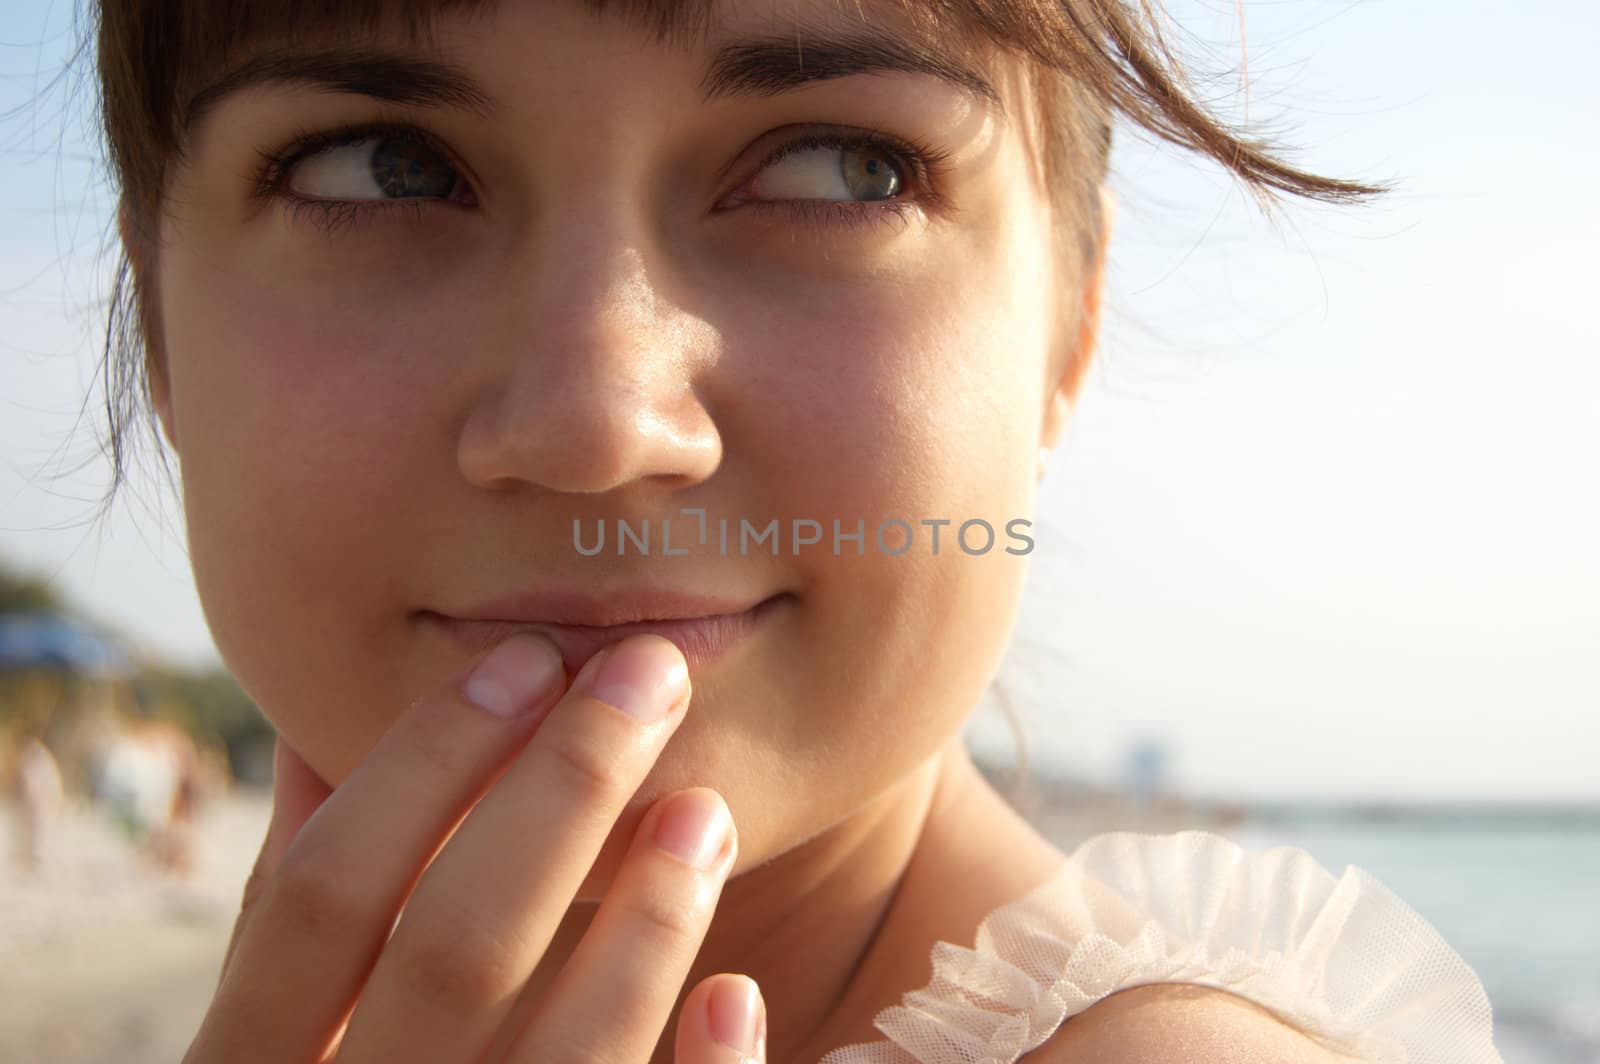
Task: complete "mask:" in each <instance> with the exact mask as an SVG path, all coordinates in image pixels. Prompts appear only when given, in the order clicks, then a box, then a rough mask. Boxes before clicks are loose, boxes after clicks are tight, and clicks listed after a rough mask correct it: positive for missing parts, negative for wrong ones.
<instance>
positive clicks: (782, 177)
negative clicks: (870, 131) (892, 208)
mask: <svg viewBox="0 0 1600 1064" xmlns="http://www.w3.org/2000/svg"><path fill="white" fill-rule="evenodd" d="M902 169H903V164H902V163H900V161H899V160H898V159H897V158H896V157H895V155H894V154H893V153H891V152H888V151H884V150H882V149H879V148H875V147H871V146H867V145H850V144H837V143H834V144H830V143H821V144H811V143H801V144H799V145H796V146H792V147H790V148H787V149H785V150H784V152H783V154H782V155H781V156H780V157H779V158H778V159H777V160H775V161H773V162H769V163H768V164H767V165H766V167H765V168H763V169H762V171H761V173H760V175H759V176H758V177H757V178H756V189H757V191H758V193H759V197H760V198H762V199H779V200H789V199H793V200H856V201H869V202H870V201H872V200H886V199H893V198H894V197H895V196H897V195H899V194H900V192H901V189H902V188H903V187H904V184H905V178H904V177H903V176H902V173H901V170H902Z"/></svg>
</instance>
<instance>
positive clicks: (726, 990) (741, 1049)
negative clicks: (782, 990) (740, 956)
mask: <svg viewBox="0 0 1600 1064" xmlns="http://www.w3.org/2000/svg"><path fill="white" fill-rule="evenodd" d="M750 994H753V995H754V997H755V1001H756V1016H755V1019H754V1021H753V1023H750V1022H747V1020H746V1018H745V1017H744V1016H743V1007H744V1005H743V1002H744V1001H745V1000H746V995H750ZM766 1032H767V1026H766V1003H765V1001H764V1000H763V998H762V995H761V988H760V987H759V986H757V985H756V982H755V980H754V979H751V978H750V977H749V976H747V975H735V974H732V973H728V972H723V973H720V974H718V975H712V976H708V977H706V978H705V979H702V980H701V981H700V982H699V983H697V984H696V985H695V988H694V989H693V990H691V991H690V992H689V993H688V994H687V995H686V996H685V997H684V1001H683V1010H682V1013H681V1014H680V1016H679V1019H678V1037H677V1039H676V1041H677V1056H676V1059H677V1060H678V1061H680V1062H686V1061H693V1062H695V1064H745V1062H747V1061H765V1060H766V1059H767V1057H766V1049H767V1044H766Z"/></svg>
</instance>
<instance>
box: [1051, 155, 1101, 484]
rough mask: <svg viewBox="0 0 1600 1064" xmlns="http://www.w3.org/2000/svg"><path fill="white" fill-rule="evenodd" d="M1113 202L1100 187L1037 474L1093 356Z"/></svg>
mask: <svg viewBox="0 0 1600 1064" xmlns="http://www.w3.org/2000/svg"><path fill="white" fill-rule="evenodd" d="M1116 217H1117V202H1116V200H1114V199H1112V198H1111V191H1110V190H1109V189H1108V188H1106V186H1104V185H1101V186H1100V238H1099V251H1098V252H1097V253H1096V255H1095V261H1094V264H1093V266H1092V271H1093V272H1092V273H1091V274H1090V275H1089V276H1088V277H1087V278H1085V280H1084V284H1083V313H1082V315H1081V316H1080V317H1079V319H1078V329H1077V335H1076V336H1075V337H1074V340H1075V341H1076V342H1075V344H1074V346H1073V348H1072V350H1070V351H1068V352H1067V355H1066V357H1065V359H1064V362H1065V368H1064V369H1063V370H1062V373H1061V377H1060V379H1059V380H1057V381H1056V386H1055V389H1054V390H1053V391H1052V392H1051V394H1050V395H1049V397H1048V398H1047V400H1046V403H1045V410H1044V423H1043V425H1042V427H1041V430H1040V433H1039V463H1040V475H1041V476H1042V475H1043V465H1044V459H1045V456H1046V455H1047V454H1048V453H1049V452H1050V450H1051V449H1052V448H1053V447H1055V445H1056V439H1057V437H1059V436H1060V435H1061V430H1062V428H1063V427H1064V426H1065V425H1066V423H1067V415H1068V414H1070V413H1071V412H1072V406H1073V404H1074V403H1075V402H1077V400H1078V389H1079V388H1080V387H1082V385H1083V378H1084V374H1085V372H1086V371H1087V370H1088V368H1089V362H1090V360H1091V358H1092V357H1093V355H1094V351H1095V346H1096V343H1097V341H1098V339H1099V335H1100V301H1101V297H1102V296H1103V294H1104V292H1105V282H1106V248H1107V247H1109V246H1110V244H1111V231H1112V229H1113V227H1114V226H1115V224H1116Z"/></svg>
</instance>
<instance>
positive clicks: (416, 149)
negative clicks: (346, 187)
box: [372, 137, 455, 197]
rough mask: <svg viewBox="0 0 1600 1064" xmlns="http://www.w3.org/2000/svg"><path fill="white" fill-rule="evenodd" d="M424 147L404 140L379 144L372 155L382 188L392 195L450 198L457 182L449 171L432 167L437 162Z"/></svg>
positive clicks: (394, 139) (383, 141)
mask: <svg viewBox="0 0 1600 1064" xmlns="http://www.w3.org/2000/svg"><path fill="white" fill-rule="evenodd" d="M437 161H438V160H437V159H436V158H435V157H434V155H433V153H432V152H430V151H429V150H428V149H427V147H426V146H425V145H422V144H418V143H417V142H416V141H412V140H406V139H405V138H403V137H397V138H389V139H385V140H382V141H379V142H378V145H377V147H376V148H375V149H374V150H373V152H372V167H373V170H374V171H375V175H374V176H375V177H376V180H377V182H378V185H379V187H381V188H382V189H383V191H384V192H385V193H387V194H388V195H390V196H397V197H398V196H407V195H423V196H448V195H449V194H450V189H451V186H452V185H454V183H455V181H454V178H453V176H452V175H451V173H450V171H449V168H448V167H444V166H437V167H433V168H432V171H431V174H430V168H429V165H428V164H429V163H430V162H437Z"/></svg>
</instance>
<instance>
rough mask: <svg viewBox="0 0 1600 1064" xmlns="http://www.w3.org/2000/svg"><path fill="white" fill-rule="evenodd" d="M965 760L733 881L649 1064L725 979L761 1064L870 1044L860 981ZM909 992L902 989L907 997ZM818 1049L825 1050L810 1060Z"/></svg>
mask: <svg viewBox="0 0 1600 1064" xmlns="http://www.w3.org/2000/svg"><path fill="white" fill-rule="evenodd" d="M965 758H966V750H965V749H964V747H962V745H961V742H960V737H959V736H957V737H955V739H953V740H952V742H951V743H949V744H947V745H946V746H945V747H944V748H943V749H941V750H939V751H938V752H936V753H935V754H934V755H933V756H931V757H930V758H928V760H926V761H924V762H923V763H922V764H921V765H920V766H919V767H918V768H917V769H916V770H914V771H913V772H911V773H909V774H908V775H906V776H905V777H903V778H902V779H900V780H898V781H896V783H895V784H894V785H892V786H891V787H890V788H889V789H888V790H886V791H884V792H883V793H882V794H880V795H878V797H876V798H875V799H873V800H872V801H870V802H868V803H867V804H866V805H864V806H862V807H861V808H860V809H858V810H856V811H855V812H854V813H852V814H851V815H850V816H848V817H846V818H845V819H844V820H841V821H839V822H838V823H836V824H834V825H833V826H832V827H829V828H826V829H824V830H823V831H822V832H820V833H818V834H817V835H815V836H813V837H811V838H810V839H808V840H806V841H805V842H803V843H801V844H800V845H799V846H796V847H794V848H792V849H790V850H788V851H786V852H784V853H782V854H780V855H778V856H777V857H775V858H773V859H772V860H770V861H768V862H766V863H764V864H761V865H758V866H757V867H754V868H751V869H748V870H746V871H745V872H742V873H741V874H739V875H738V876H736V877H735V878H733V879H730V880H729V881H728V882H727V883H726V884H725V885H724V886H723V890H722V897H721V899H720V900H719V901H718V904H717V910H716V914H715V915H714V917H713V918H712V922H711V926H710V928H709V930H708V931H707V933H706V937H705V940H704V942H703V944H702V945H701V948H700V952H699V954H698V955H697V956H696V958H695V961H694V964H693V966H692V967H691V968H690V970H689V974H688V976H687V977H686V978H685V980H684V982H683V988H682V991H681V992H680V994H679V999H678V1004H677V1005H676V1006H674V1009H673V1014H672V1018H671V1019H670V1020H669V1021H668V1022H667V1024H666V1026H665V1027H664V1028H663V1029H662V1034H661V1038H660V1040H659V1042H658V1043H657V1046H656V1050H655V1052H654V1054H653V1055H652V1056H651V1064H672V1062H673V1058H674V1049H675V1046H674V1037H675V1033H676V1030H677V1015H678V1011H679V1010H680V1009H681V1008H682V1002H683V995H685V994H687V993H688V991H689V990H691V989H693V988H694V987H695V986H696V985H698V984H699V982H700V981H701V980H702V979H705V978H706V977H708V976H711V975H716V974H718V973H722V972H729V973H737V974H743V975H747V976H749V977H750V978H752V979H754V980H755V981H756V984H757V985H758V986H759V987H760V988H761V993H762V997H763V998H764V1000H765V1001H766V1003H767V1009H768V1017H767V1020H768V1033H767V1056H768V1059H769V1060H773V1061H786V1060H796V1059H800V1058H799V1057H798V1056H797V1055H796V1054H797V1053H798V1052H800V1051H802V1050H804V1051H805V1052H807V1053H809V1054H810V1056H811V1058H812V1059H815V1058H816V1057H818V1056H820V1055H821V1052H825V1051H826V1050H827V1049H829V1048H833V1045H832V1044H830V1041H829V1040H830V1038H831V1037H834V1036H835V1035H836V1034H837V1035H838V1036H843V1037H845V1038H846V1041H841V1042H839V1043H838V1044H841V1045H842V1044H847V1043H848V1042H849V1041H857V1040H862V1039H870V1038H871V1037H872V1035H871V1031H870V1028H869V1029H868V1030H867V1031H865V1032H862V1031H860V1030H859V1022H858V1023H856V1024H854V1025H852V1024H851V1023H849V1022H845V1021H847V1020H848V1019H849V1018H850V1017H851V1015H852V1013H853V1012H856V1011H859V1010H855V1009H853V1008H852V1007H851V1003H852V1001H853V999H854V997H856V996H857V993H858V991H859V990H861V989H863V988H860V987H858V986H857V985H856V983H857V978H856V977H857V975H858V974H859V973H860V972H861V970H862V968H863V966H864V965H865V963H866V962H867V960H868V958H869V956H870V955H871V954H872V951H873V947H874V945H875V943H876V942H877V941H878V938H879V931H880V930H881V929H882V927H883V925H884V923H885V921H886V920H887V918H888V916H889V914H890V911H891V909H892V907H893V905H894V902H895V898H896V894H897V891H898V890H899V887H900V885H901V882H902V879H903V877H904V875H905V872H906V869H907V867H908V866H909V865H910V863H911V858H912V856H913V855H914V854H915V853H916V851H917V846H918V842H919V840H920V839H921V837H922V833H923V828H924V825H925V823H926V822H927V819H928V814H929V811H930V810H931V809H932V808H933V806H934V802H935V799H936V797H937V796H938V795H939V791H940V785H941V782H943V781H944V780H945V779H946V778H947V777H949V776H952V775H957V774H958V773H952V771H951V769H952V766H956V765H959V764H960V763H962V762H963V761H964V759H965ZM596 908H597V905H596V904H594V903H576V904H574V905H573V906H572V908H571V909H570V910H569V911H568V914H567V917H566V919H564V920H563V921H562V923H561V925H560V927H559V928H558V929H557V931H556V934H555V937H554V938H553V939H552V941H551V943H550V946H549V948H548V949H547V950H546V952H545V955H544V958H543V960H542V961H541V962H540V964H539V968H538V970H537V971H536V972H535V973H534V975H533V978H531V979H530V980H529V983H528V986H527V988H526V989H525V991H524V1000H525V1001H526V1000H528V998H530V997H531V998H532V999H533V1000H537V999H538V998H539V997H542V996H543V989H544V987H546V986H548V984H549V983H550V981H551V980H552V979H553V978H554V976H555V974H556V973H558V972H559V971H560V970H561V969H562V968H563V967H564V966H565V964H566V962H567V959H568V958H569V957H570V956H571V955H572V953H573V951H574V950H576V948H577V945H578V943H579V942H580V941H581V940H582V938H583V934H584V932H585V931H586V930H587V929H588V926H589V923H590V921H591V920H592V919H593V916H594V913H595V910H596ZM906 989H910V988H906ZM818 1046H821V1047H822V1048H821V1051H818V1052H812V1050H813V1049H815V1048H816V1047H818Z"/></svg>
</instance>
